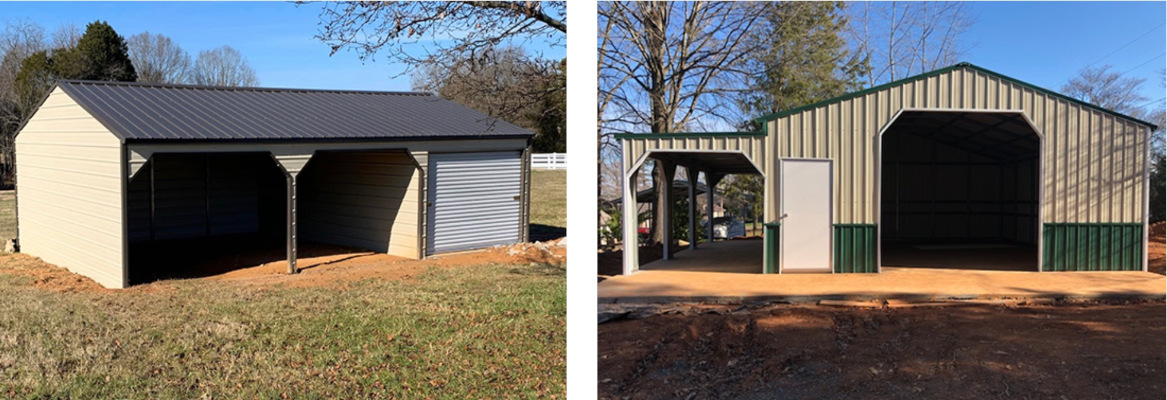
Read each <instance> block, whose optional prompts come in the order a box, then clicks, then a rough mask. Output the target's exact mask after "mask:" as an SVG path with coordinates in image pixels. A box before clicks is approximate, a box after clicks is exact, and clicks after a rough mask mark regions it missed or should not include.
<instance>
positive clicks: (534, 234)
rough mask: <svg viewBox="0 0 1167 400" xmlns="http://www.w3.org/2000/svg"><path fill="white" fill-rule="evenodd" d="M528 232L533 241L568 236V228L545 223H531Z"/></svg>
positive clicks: (544, 240)
mask: <svg viewBox="0 0 1167 400" xmlns="http://www.w3.org/2000/svg"><path fill="white" fill-rule="evenodd" d="M528 232H529V233H530V236H531V241H532V242H546V241H548V240H555V239H559V238H561V237H564V236H567V228H564V227H560V226H551V225H543V224H531V227H530V230H529V231H528Z"/></svg>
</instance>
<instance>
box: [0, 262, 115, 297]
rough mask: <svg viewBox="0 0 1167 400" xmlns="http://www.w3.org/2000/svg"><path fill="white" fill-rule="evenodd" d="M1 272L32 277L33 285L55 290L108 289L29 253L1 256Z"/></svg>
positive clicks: (87, 290)
mask: <svg viewBox="0 0 1167 400" xmlns="http://www.w3.org/2000/svg"><path fill="white" fill-rule="evenodd" d="M0 273H4V274H9V275H16V276H23V277H28V278H32V285H33V286H34V287H37V288H41V289H45V290H51V291H54V292H90V291H106V290H108V289H106V288H104V287H102V286H101V285H100V284H98V283H97V282H94V281H93V280H92V279H89V278H87V277H84V276H81V275H78V274H74V273H72V272H69V270H67V269H64V268H61V267H58V266H55V265H52V264H48V263H46V262H44V261H43V260H41V259H40V258H39V257H33V256H30V255H27V254H20V253H16V254H8V255H5V256H3V257H0Z"/></svg>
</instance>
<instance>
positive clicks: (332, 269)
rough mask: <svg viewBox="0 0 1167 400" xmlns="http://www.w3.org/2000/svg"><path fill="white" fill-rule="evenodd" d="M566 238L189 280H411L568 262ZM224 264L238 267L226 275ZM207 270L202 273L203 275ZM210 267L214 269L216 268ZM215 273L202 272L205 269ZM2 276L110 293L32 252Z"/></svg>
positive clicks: (315, 257) (360, 257) (242, 266)
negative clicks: (435, 272)
mask: <svg viewBox="0 0 1167 400" xmlns="http://www.w3.org/2000/svg"><path fill="white" fill-rule="evenodd" d="M566 244H567V239H566V238H563V239H559V240H555V241H549V242H539V243H520V244H516V245H512V246H506V247H493V248H489V249H485V250H479V251H469V252H462V253H453V254H445V255H439V256H431V257H429V258H426V259H425V260H411V259H406V258H401V257H395V256H390V255H387V254H382V253H373V252H370V251H366V250H361V249H353V248H344V247H339V246H333V245H322V244H305V245H303V246H301V248H302V250H301V256H300V257H299V259H298V266H299V268H300V273H298V274H295V275H288V274H287V270H288V264H287V262H286V261H283V260H280V261H272V262H263V260H268V259H270V258H269V257H267V256H268V255H267V254H263V253H262V252H260V253H254V254H249V253H242V254H238V255H225V256H221V257H210V258H207V259H206V260H201V261H199V263H198V264H197V265H194V266H184V268H192V269H193V271H191V272H190V274H189V276H198V277H199V278H197V279H214V280H222V281H232V282H238V283H242V284H250V285H283V286H289V287H321V286H330V287H342V288H343V287H345V286H346V285H348V284H350V283H352V282H356V281H359V280H363V279H370V278H377V279H396V280H404V279H409V278H410V277H412V276H415V275H417V274H419V273H422V272H424V271H425V270H426V269H429V268H448V267H459V266H460V267H465V266H468V265H481V264H488V263H501V264H514V263H552V264H559V263H563V262H565V260H566V259H565V257H566V254H567V247H566ZM223 265H231V266H234V268H233V269H230V270H227V271H222V270H221V269H222V266H223ZM200 268H203V269H202V271H199V269H200ZM211 268H214V269H213V270H211ZM208 270H210V271H213V273H200V272H205V271H208ZM0 272H2V273H9V274H14V275H20V276H27V277H31V278H33V282H32V284H33V286H35V287H39V288H42V289H47V290H52V291H58V292H83V291H108V289H105V288H103V287H102V286H101V285H99V284H98V283H97V282H94V281H93V280H92V279H89V278H87V277H84V276H81V275H78V274H74V273H71V272H69V271H68V270H66V269H64V268H61V267H57V266H55V265H52V264H48V263H45V262H44V261H42V260H41V259H40V258H38V257H33V256H29V255H27V254H20V253H17V254H8V255H4V256H0ZM169 288H170V285H169V284H168V281H167V280H159V281H155V282H151V283H146V284H140V285H134V286H131V287H130V288H128V289H125V291H127V292H152V291H158V290H167V289H169Z"/></svg>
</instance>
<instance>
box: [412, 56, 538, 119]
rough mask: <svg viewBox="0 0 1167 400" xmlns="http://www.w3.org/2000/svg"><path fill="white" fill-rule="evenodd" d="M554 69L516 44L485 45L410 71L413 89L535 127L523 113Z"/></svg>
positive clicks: (533, 104) (534, 103)
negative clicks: (512, 45)
mask: <svg viewBox="0 0 1167 400" xmlns="http://www.w3.org/2000/svg"><path fill="white" fill-rule="evenodd" d="M554 74H555V62H553V61H550V60H545V59H540V58H533V57H530V56H529V55H528V54H527V52H526V51H525V50H523V49H522V48H521V47H501V48H493V47H491V48H483V49H480V50H479V51H476V52H473V53H472V54H470V57H465V58H458V59H452V60H444V61H443V62H441V63H440V64H428V65H425V66H423V67H422V68H420V69H418V70H415V71H414V74H413V88H414V90H421V91H428V92H432V93H436V94H438V95H440V96H441V97H443V98H447V99H450V100H454V101H456V102H458V103H461V104H463V105H466V106H469V107H470V108H473V109H476V110H478V111H481V112H483V113H485V114H487V115H490V116H493V117H496V118H499V119H502V120H504V121H509V122H511V123H514V124H516V125H520V126H523V127H525V128H528V129H535V127H534V124H533V123H532V121H531V120H530V118H528V114H530V113H532V112H534V111H533V108H534V107H536V106H538V102H539V101H540V100H541V99H542V98H543V96H545V95H546V94H547V93H546V92H547V91H548V89H547V85H543V84H540V83H546V82H547V81H549V80H550V79H552V78H553V75H554Z"/></svg>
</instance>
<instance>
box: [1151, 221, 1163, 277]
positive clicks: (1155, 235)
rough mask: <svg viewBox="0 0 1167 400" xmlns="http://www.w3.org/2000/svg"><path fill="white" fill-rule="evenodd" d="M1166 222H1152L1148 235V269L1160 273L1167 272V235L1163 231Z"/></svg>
mask: <svg viewBox="0 0 1167 400" xmlns="http://www.w3.org/2000/svg"><path fill="white" fill-rule="evenodd" d="M1164 224H1167V222H1156V223H1154V224H1152V225H1151V229H1150V231H1149V232H1148V235H1147V236H1148V243H1147V270H1148V271H1151V272H1154V273H1156V274H1160V275H1165V274H1167V273H1165V272H1167V271H1165V270H1167V246H1165V245H1164V241H1167V235H1164V232H1163V231H1164Z"/></svg>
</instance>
